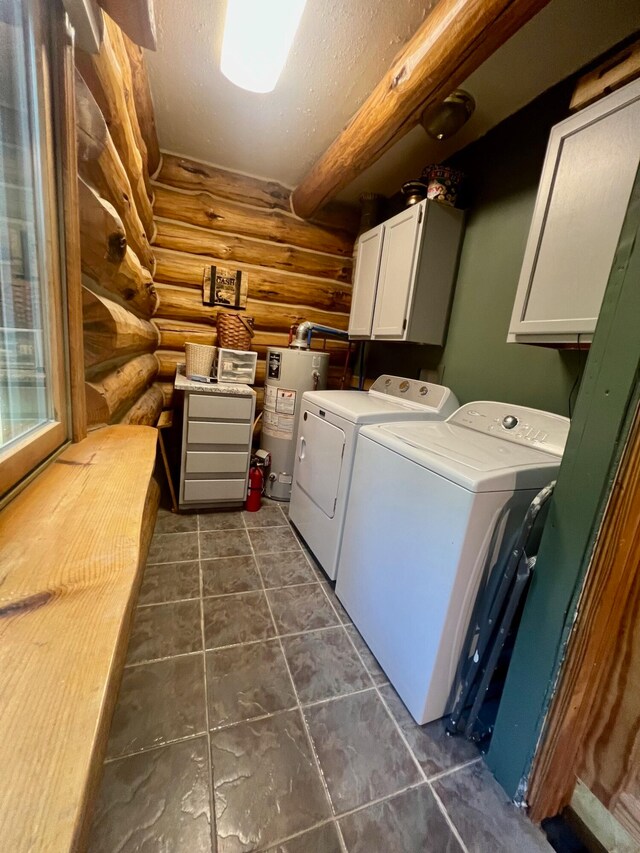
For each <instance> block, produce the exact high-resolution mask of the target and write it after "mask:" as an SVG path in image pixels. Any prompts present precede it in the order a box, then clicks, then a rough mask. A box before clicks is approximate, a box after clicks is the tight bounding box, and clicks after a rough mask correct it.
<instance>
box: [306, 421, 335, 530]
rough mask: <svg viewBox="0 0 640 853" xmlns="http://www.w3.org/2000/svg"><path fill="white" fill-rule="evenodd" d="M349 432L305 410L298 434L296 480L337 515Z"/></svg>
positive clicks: (318, 502) (323, 508)
mask: <svg viewBox="0 0 640 853" xmlns="http://www.w3.org/2000/svg"><path fill="white" fill-rule="evenodd" d="M344 444H345V435H344V432H343V430H341V429H340V427H337V426H335V425H334V424H330V423H328V422H327V421H325V419H324V418H321V417H318V415H314V414H313V413H312V412H305V413H304V416H303V420H302V421H301V424H300V432H299V433H298V447H297V449H296V453H297V459H296V483H297V484H298V486H299V487H300V488H301V489H302V490H303V491H304V492H306V494H307V495H308V496H309V497H310V498H311V500H312V501H313V502H314V503H315V504H316V506H318V507H319V508H320V509H321V510H322V511H323V512H324V513H325V515H327V516H329V518H333V514H334V512H335V508H336V499H337V495H338V485H339V484H340V473H341V471H342V456H343V454H344Z"/></svg>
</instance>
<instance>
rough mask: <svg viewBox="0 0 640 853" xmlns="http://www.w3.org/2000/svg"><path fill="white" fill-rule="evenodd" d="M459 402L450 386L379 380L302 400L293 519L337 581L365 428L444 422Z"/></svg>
mask: <svg viewBox="0 0 640 853" xmlns="http://www.w3.org/2000/svg"><path fill="white" fill-rule="evenodd" d="M457 407H458V401H457V399H456V397H455V395H454V394H453V392H452V391H451V389H449V388H444V387H443V386H442V385H433V384H431V383H429V382H422V381H421V380H419V379H404V378H402V377H400V376H387V375H383V376H379V377H378V378H377V379H376V381H375V382H374V383H373V385H372V386H371V389H370V390H369V391H307V392H306V393H305V394H304V395H303V397H302V410H301V416H300V425H299V428H298V435H297V445H296V459H295V467H294V470H293V488H292V491H291V504H290V506H289V518H290V519H291V521H292V522H293V523H294V524H295V526H296V527H297V529H298V530H299V532H300V534H301V536H302V537H303V538H304V540H305V541H306V543H307V545H308V546H309V548H310V549H311V551H312V553H313V554H314V556H315V557H316V559H317V560H318V562H319V563H320V565H321V566H322V568H323V569H324V570H325V572H326V573H327V575H328V576H329V577H330V578H332V579H334V580H335V577H336V569H337V566H338V555H339V552H340V543H341V541H342V530H343V526H344V514H345V511H346V507H347V498H348V495H349V484H350V481H351V469H352V466H353V457H354V453H355V449H356V440H357V437H358V432H359V430H360V428H361V427H362V426H363V425H365V424H375V423H381V422H384V421H405V420H407V421H408V420H412V421H415V420H433V419H438V420H443V419H444V418H446V417H447V416H448V415H450V414H451V413H452V412H454V411H455V410H456V408H457Z"/></svg>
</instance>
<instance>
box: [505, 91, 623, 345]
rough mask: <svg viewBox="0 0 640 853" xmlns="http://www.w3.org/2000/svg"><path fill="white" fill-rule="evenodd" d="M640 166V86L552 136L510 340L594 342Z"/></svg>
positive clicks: (578, 116)
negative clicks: (630, 197)
mask: <svg viewBox="0 0 640 853" xmlns="http://www.w3.org/2000/svg"><path fill="white" fill-rule="evenodd" d="M639 162H640V80H637V81H635V82H633V83H630V84H629V85H627V86H625V87H624V88H622V89H620V90H618V91H617V92H614V93H613V94H611V95H609V96H607V97H606V98H603V99H601V100H600V101H597V102H596V103H595V104H592V105H591V106H589V107H587V108H585V109H584V110H581V111H580V112H579V113H577V114H576V115H574V116H571V118H568V119H566V120H565V121H563V122H561V123H560V124H557V125H556V126H555V127H554V128H553V129H552V131H551V135H550V137H549V145H548V147H547V154H546V157H545V162H544V167H543V170H542V177H541V180H540V187H539V189H538V196H537V199H536V204H535V207H534V213H533V219H532V222H531V229H530V231H529V237H528V240H527V245H526V249H525V254H524V260H523V264H522V271H521V274H520V279H519V282H518V289H517V293H516V298H515V302H514V307H513V314H512V317H511V324H510V327H509V335H508V338H507V340H508V341H510V342H514V341H515V342H524V343H558V344H566V343H574V342H576V341H577V340H578V336H580V339H581V340H590V339H591V337H592V335H593V332H594V330H595V327H596V322H597V320H598V314H599V312H600V306H601V304H602V298H603V296H604V291H605V288H606V286H607V281H608V279H609V273H610V271H611V265H612V262H613V257H614V254H615V251H616V247H617V245H618V239H619V237H620V230H621V228H622V223H623V220H624V217H625V213H626V210H627V204H628V202H629V196H630V194H631V189H632V187H633V182H634V178H635V175H636V171H637V169H638V163H639Z"/></svg>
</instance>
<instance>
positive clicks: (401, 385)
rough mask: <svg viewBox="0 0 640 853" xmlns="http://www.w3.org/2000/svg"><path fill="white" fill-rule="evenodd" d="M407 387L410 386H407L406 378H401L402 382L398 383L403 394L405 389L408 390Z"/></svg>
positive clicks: (405, 391)
mask: <svg viewBox="0 0 640 853" xmlns="http://www.w3.org/2000/svg"><path fill="white" fill-rule="evenodd" d="M409 387H410V386H409V383H408V382H407V380H406V379H403V380H402V382H401V383H400V391H401V392H402V393H403V394H406V393H407V391H408V390H409Z"/></svg>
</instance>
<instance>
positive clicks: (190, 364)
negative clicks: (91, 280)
mask: <svg viewBox="0 0 640 853" xmlns="http://www.w3.org/2000/svg"><path fill="white" fill-rule="evenodd" d="M184 352H185V355H186V358H187V366H186V374H187V379H190V378H191V377H192V376H211V368H212V367H213V359H214V356H215V354H216V348H215V347H212V346H208V345H205V344H189V343H186V344H185V345H184Z"/></svg>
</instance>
